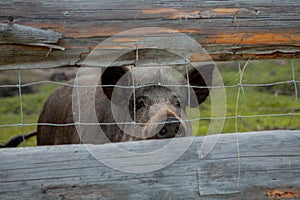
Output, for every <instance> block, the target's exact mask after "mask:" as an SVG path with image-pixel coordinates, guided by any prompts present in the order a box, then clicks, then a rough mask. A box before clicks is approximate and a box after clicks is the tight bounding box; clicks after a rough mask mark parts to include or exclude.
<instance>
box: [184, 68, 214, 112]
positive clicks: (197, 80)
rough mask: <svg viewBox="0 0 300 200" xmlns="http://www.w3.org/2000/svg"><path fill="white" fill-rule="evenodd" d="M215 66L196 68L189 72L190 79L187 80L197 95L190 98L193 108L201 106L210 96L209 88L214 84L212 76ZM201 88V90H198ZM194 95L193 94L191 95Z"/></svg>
mask: <svg viewBox="0 0 300 200" xmlns="http://www.w3.org/2000/svg"><path fill="white" fill-rule="evenodd" d="M214 67H215V66H214V65H213V64H211V65H205V66H201V67H198V68H197V69H196V68H193V69H191V70H190V71H189V77H188V78H187V76H186V78H187V80H189V82H190V85H191V86H196V87H191V91H194V92H195V95H191V97H190V105H191V107H197V106H199V104H201V103H202V102H203V101H205V99H206V98H207V97H208V95H209V88H207V87H208V86H211V83H212V76H213V70H214ZM197 87H199V88H197ZM191 94H192V93H191Z"/></svg>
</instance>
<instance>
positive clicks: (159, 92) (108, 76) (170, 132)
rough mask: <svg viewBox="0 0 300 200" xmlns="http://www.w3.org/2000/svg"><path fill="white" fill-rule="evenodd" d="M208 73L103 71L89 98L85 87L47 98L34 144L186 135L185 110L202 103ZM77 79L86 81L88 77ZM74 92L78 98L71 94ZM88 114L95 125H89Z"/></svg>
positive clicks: (60, 91) (210, 68)
mask: <svg viewBox="0 0 300 200" xmlns="http://www.w3.org/2000/svg"><path fill="white" fill-rule="evenodd" d="M212 72H213V66H211V65H208V66H205V67H201V68H199V69H198V70H197V69H195V68H192V69H191V70H190V71H189V72H188V73H189V75H188V76H187V75H181V74H180V73H179V72H177V71H175V70H174V69H173V70H172V69H170V68H168V67H136V68H131V69H130V68H128V67H108V68H106V69H105V71H104V72H103V73H101V78H100V80H99V82H98V86H97V87H96V86H94V89H95V93H89V92H88V91H89V90H90V89H89V87H86V88H84V87H82V88H79V89H78V88H74V87H72V86H67V85H64V86H61V87H59V88H58V89H56V90H55V91H54V92H53V93H52V94H51V95H50V96H49V98H48V99H47V101H46V103H45V105H44V108H43V110H42V112H41V114H40V117H39V120H38V123H39V126H38V128H37V144H38V145H59V144H77V143H94V144H103V143H107V142H123V141H132V140H144V139H163V138H173V137H182V136H190V135H191V132H192V131H191V125H190V123H189V122H188V120H187V119H188V117H187V114H186V111H185V108H186V107H187V106H188V105H189V106H191V107H198V106H199V104H201V103H202V102H203V101H204V100H205V99H206V98H207V96H208V95H209V89H208V88H207V87H206V86H208V85H210V84H211V83H210V82H211V77H212ZM174 74H175V75H174ZM80 79H86V80H89V76H86V77H84V76H83V77H81V78H80ZM75 82H76V80H75ZM87 82H88V81H87ZM70 83H71V84H73V83H74V81H72V82H70ZM132 86H134V87H132ZM188 86H196V87H194V88H191V87H188ZM79 90H80V91H82V92H81V94H80V95H78V94H76V92H78V91H79ZM85 92H86V94H85ZM90 94H94V95H90ZM189 95H190V96H189ZM77 97H78V98H77ZM77 100H78V102H74V101H77ZM93 115H95V117H96V122H98V123H99V124H95V120H94V121H89V119H90V117H91V116H93ZM90 122H92V123H91V124H89V123H90ZM74 123H75V124H76V125H74Z"/></svg>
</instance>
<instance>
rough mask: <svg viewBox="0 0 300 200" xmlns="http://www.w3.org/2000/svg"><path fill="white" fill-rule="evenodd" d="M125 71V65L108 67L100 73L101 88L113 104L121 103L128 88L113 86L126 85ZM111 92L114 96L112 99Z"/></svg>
mask: <svg viewBox="0 0 300 200" xmlns="http://www.w3.org/2000/svg"><path fill="white" fill-rule="evenodd" d="M127 72H128V69H127V68H126V67H108V68H106V69H105V71H104V72H103V73H102V75H101V85H102V90H103V92H104V94H105V95H106V96H107V98H108V99H109V100H111V101H113V103H115V104H121V103H122V102H123V100H125V99H124V95H126V92H127V90H128V89H126V88H120V87H115V85H119V86H128V84H129V79H128V77H127V76H128V73H127ZM126 73H127V74H126ZM124 75H125V76H124ZM114 90H115V91H114ZM113 92H114V96H113V97H114V98H113V99H112V95H113ZM122 96H123V98H122Z"/></svg>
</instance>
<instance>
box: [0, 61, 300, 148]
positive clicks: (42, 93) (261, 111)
mask: <svg viewBox="0 0 300 200" xmlns="http://www.w3.org/2000/svg"><path fill="white" fill-rule="evenodd" d="M244 66H245V62H241V68H243V67H244ZM218 68H219V70H220V72H221V74H222V78H223V80H224V83H225V85H226V86H234V85H237V84H239V83H240V72H239V68H238V65H237V63H236V62H233V63H219V64H218ZM26 76H27V79H31V77H30V76H29V75H28V74H27V75H26ZM294 76H295V79H296V80H297V81H300V60H294ZM1 78H3V76H2V77H1V76H0V79H1ZM292 79H293V73H292V65H291V61H290V60H283V61H282V60H272V61H270V60H266V61H250V62H249V63H248V64H247V67H246V68H245V69H244V70H243V77H242V83H243V84H272V83H279V82H284V83H281V84H272V85H264V86H255V87H243V89H241V88H239V87H228V88H226V89H225V91H226V101H227V104H226V117H233V118H231V119H227V120H226V121H225V124H224V127H223V131H222V132H223V133H232V132H236V131H239V132H244V131H257V130H258V131H261V130H274V129H300V102H299V98H298V101H297V98H296V92H295V85H294V83H292V82H289V83H288V82H287V81H290V80H292ZM57 86H58V85H57V84H49V83H48V84H41V85H39V86H38V89H37V91H38V92H36V93H31V94H23V95H22V104H23V105H22V107H23V123H24V124H34V123H36V122H37V119H38V115H39V113H40V111H41V109H42V107H43V104H44V102H45V100H46V98H47V97H48V96H49V94H50V93H51V92H52V91H53V90H54V89H55V88H56V87H57ZM296 88H297V91H298V93H300V83H297V87H296ZM238 94H239V98H237V97H238ZM299 95H300V94H299ZM201 107H203V109H202V110H201V116H200V117H210V115H211V113H210V101H209V100H208V101H207V102H206V103H204V104H203V105H202V106H201ZM291 112H293V113H294V114H295V115H294V116H293V117H290V116H271V115H274V114H275V115H277V114H289V113H291ZM191 113H193V110H191ZM259 115H263V116H260V117H259ZM234 116H243V117H242V118H238V119H237V120H236V119H235V118H234ZM245 116H248V117H245ZM249 116H252V117H249ZM198 117H199V116H193V114H192V115H191V118H198ZM21 122H22V120H21V116H20V97H19V96H18V95H17V96H14V97H2V98H0V126H1V125H8V124H20V123H21ZM209 122H210V121H209V120H202V121H200V128H199V129H198V130H196V129H195V128H194V129H193V134H194V135H205V134H206V132H207V127H208V124H209ZM35 130H36V126H24V127H23V128H22V127H20V126H11V127H0V143H5V142H6V141H8V140H9V138H11V137H12V136H15V135H19V134H21V133H22V132H24V133H29V132H31V131H35ZM26 145H27V146H33V145H36V140H35V138H33V139H31V140H29V141H27V144H26Z"/></svg>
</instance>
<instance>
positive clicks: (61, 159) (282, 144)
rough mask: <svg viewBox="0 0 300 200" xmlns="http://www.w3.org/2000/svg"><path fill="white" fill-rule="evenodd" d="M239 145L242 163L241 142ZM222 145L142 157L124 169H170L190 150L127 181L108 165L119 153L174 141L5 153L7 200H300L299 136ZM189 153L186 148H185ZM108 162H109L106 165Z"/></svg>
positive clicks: (271, 135)
mask: <svg viewBox="0 0 300 200" xmlns="http://www.w3.org/2000/svg"><path fill="white" fill-rule="evenodd" d="M237 136H238V137H239V144H238V145H239V148H240V151H239V156H238V153H237V142H236V137H237ZM208 137H209V138H212V137H219V139H218V141H217V143H216V144H215V145H214V148H213V149H212V151H211V152H210V153H209V154H208V155H207V156H206V157H204V158H201V156H200V154H199V149H200V147H201V145H202V144H203V142H204V139H207V138H205V137H195V138H192V137H188V138H178V139H176V140H178V141H179V143H178V145H177V146H175V147H173V149H171V150H172V151H171V153H170V152H169V153H168V154H166V155H163V154H159V155H157V154H156V155H155V156H156V158H157V159H149V157H147V156H143V155H142V156H141V155H138V157H137V158H138V159H137V161H138V163H139V165H138V164H137V162H130V160H131V159H130V156H129V157H128V160H127V161H126V159H125V161H124V159H123V161H124V162H121V163H120V166H121V167H122V166H123V167H124V169H125V168H128V167H130V168H132V169H135V167H137V166H139V167H141V166H142V167H145V168H146V167H149V166H153V165H164V163H161V159H159V158H160V157H170V156H174V155H175V156H176V155H177V154H178V152H179V151H180V149H181V145H180V144H182V145H184V144H185V142H186V141H187V140H193V143H192V145H191V146H190V147H189V148H188V150H187V151H186V152H185V153H184V154H183V155H182V156H181V157H180V158H179V159H177V160H176V161H175V162H174V163H172V164H170V165H164V166H165V167H164V168H162V169H160V170H156V171H152V172H147V173H126V172H122V171H119V170H116V169H113V168H110V167H108V166H106V165H104V164H103V163H102V162H100V161H98V160H97V159H95V157H93V156H92V155H91V154H90V153H89V151H87V149H89V148H90V149H91V148H92V149H93V150H94V153H95V152H97V153H101V155H103V156H102V159H103V160H105V161H106V163H107V162H108V161H110V162H111V163H112V162H119V161H120V159H121V158H122V157H121V156H120V155H118V154H114V153H113V152H114V151H112V149H113V148H116V147H117V148H122V149H123V150H124V151H130V152H136V153H141V152H145V151H147V152H151V151H154V150H155V149H156V148H161V147H163V146H164V145H166V144H168V143H169V142H170V141H171V140H152V141H139V142H127V143H119V144H117V146H115V145H116V144H105V145H87V146H86V147H87V148H86V147H85V146H83V145H65V146H49V147H47V146H43V147H27V148H16V149H0V177H1V182H0V199H16V198H22V199H204V200H212V199H214V200H216V199H266V200H267V199H268V200H270V199H278V200H279V199H299V198H300V145H299V140H300V131H266V132H250V133H239V134H238V135H237V134H224V135H219V136H218V135H213V136H208ZM182 147H183V146H182ZM103 160H102V161H103Z"/></svg>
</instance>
